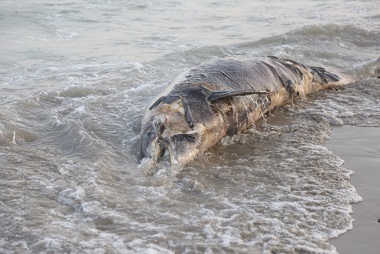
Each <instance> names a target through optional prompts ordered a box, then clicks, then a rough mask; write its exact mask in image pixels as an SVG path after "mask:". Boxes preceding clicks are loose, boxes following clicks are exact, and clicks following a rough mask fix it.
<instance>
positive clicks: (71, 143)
mask: <svg viewBox="0 0 380 254" xmlns="http://www.w3.org/2000/svg"><path fill="white" fill-rule="evenodd" d="M0 19H1V22H0V36H1V45H0V53H1V54H0V55H1V58H0V67H1V68H0V187H1V188H0V217H1V220H0V252H2V253H52V252H58V253H59V252H62V253H63V252H70V253H173V252H178V253H197V252H198V253H203V252H208V253H223V252H228V253H230V252H236V253H272V252H279V253H305V252H306V253H308V252H312V253H335V252H336V249H335V247H334V246H332V245H331V244H330V243H329V239H331V238H334V237H337V236H338V235H339V234H342V233H344V232H346V231H347V230H349V229H351V228H352V221H353V219H352V217H351V215H350V213H351V212H352V210H351V205H350V204H351V203H353V202H358V201H360V200H361V197H360V195H359V194H358V193H357V192H356V190H355V187H354V186H352V185H351V184H350V182H349V179H350V175H351V174H352V173H353V172H352V171H349V170H347V169H345V168H344V166H343V161H342V160H341V159H340V158H338V157H337V156H336V155H334V154H333V153H332V152H331V151H329V150H328V149H327V148H326V147H325V140H326V139H328V138H329V134H330V131H331V128H332V126H334V125H343V124H350V125H355V126H374V127H377V126H379V125H380V106H379V105H380V103H379V98H380V94H379V89H378V87H379V85H380V82H379V79H378V76H379V61H377V62H376V60H377V59H378V57H379V56H380V48H379V45H380V32H379V31H380V15H379V12H378V2H377V1H361V2H356V1H333V2H330V1H328V2H326V1H293V2H292V3H289V2H286V3H285V2H278V1H265V2H262V1H224V2H216V1H209V0H207V1H175V0H174V1H85V0H80V1H74V2H73V1H60V2H52V1H33V3H32V2H27V1H2V2H1V3H0ZM232 55H245V56H262V55H275V56H278V57H285V58H290V59H293V60H296V61H300V62H303V63H305V64H310V65H317V66H323V67H325V68H327V69H329V70H332V71H336V72H338V73H342V74H344V75H348V76H350V77H352V78H353V80H355V81H354V82H353V83H352V84H350V85H348V86H347V87H346V88H345V89H343V90H338V91H325V92H321V93H318V94H315V95H312V96H310V97H308V99H307V100H300V101H298V102H297V103H296V105H294V106H285V107H284V108H281V109H278V110H276V111H274V112H273V115H271V116H267V117H265V118H264V119H263V120H261V121H259V122H257V124H256V125H255V126H254V127H253V128H252V129H251V130H250V131H249V132H247V133H244V134H241V135H238V136H234V137H232V138H225V139H224V140H222V141H221V142H220V144H218V145H217V146H215V147H214V148H212V149H210V151H207V152H206V153H204V154H203V155H201V156H200V157H198V158H197V159H196V160H194V161H193V162H192V163H190V164H189V165H187V166H185V167H179V168H178V167H177V168H174V167H170V166H168V165H162V166H160V167H159V168H158V169H156V171H155V172H151V171H146V170H144V169H141V168H139V162H138V159H137V157H136V154H137V152H138V150H137V147H138V139H139V132H140V125H141V124H140V122H141V118H142V115H143V112H144V110H145V108H146V107H147V105H148V104H149V102H150V101H151V100H152V98H153V97H154V96H155V95H156V94H157V93H158V92H159V91H161V90H162V89H163V88H164V87H165V85H166V84H167V83H168V82H169V81H170V80H171V79H173V78H174V77H175V76H176V75H177V74H179V73H181V72H182V71H184V70H187V69H189V68H191V67H192V66H194V65H197V64H200V63H202V62H205V61H208V60H212V59H216V58H220V57H226V56H232Z"/></svg>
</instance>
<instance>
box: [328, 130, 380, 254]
mask: <svg viewBox="0 0 380 254" xmlns="http://www.w3.org/2000/svg"><path fill="white" fill-rule="evenodd" d="M379 141H380V128H374V127H373V128H372V127H353V126H343V127H337V128H334V129H333V132H332V134H331V139H330V140H329V141H328V142H327V143H326V145H327V148H329V149H330V150H331V151H332V152H333V153H334V154H336V155H338V156H339V157H340V158H341V159H343V160H344V161H345V164H344V167H345V168H347V169H350V170H353V171H354V172H355V174H354V175H352V176H351V180H350V182H351V183H352V185H354V186H355V188H356V190H357V192H358V193H359V195H360V196H361V197H362V198H363V201H362V202H360V203H357V204H353V205H352V207H353V214H352V216H353V218H354V219H355V222H354V225H353V229H352V230H350V231H348V232H347V233H345V234H343V235H340V236H339V237H338V238H336V239H333V240H332V241H331V243H332V244H333V245H334V246H335V247H336V249H337V251H338V252H339V253H342V254H350V253H352V254H354V253H355V254H356V253H366V254H372V253H373V254H375V253H379V250H380V239H379V236H380V223H379V222H378V220H379V219H380V198H379V194H380V192H379V182H380V142H379Z"/></svg>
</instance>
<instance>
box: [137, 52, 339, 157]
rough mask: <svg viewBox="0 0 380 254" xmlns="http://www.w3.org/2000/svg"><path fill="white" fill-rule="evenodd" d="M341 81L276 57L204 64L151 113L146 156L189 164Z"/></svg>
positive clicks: (145, 128)
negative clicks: (263, 119)
mask: <svg viewBox="0 0 380 254" xmlns="http://www.w3.org/2000/svg"><path fill="white" fill-rule="evenodd" d="M342 83H344V82H343V81H342V80H341V78H340V77H339V76H337V75H335V74H332V73H330V72H327V71H326V70H325V69H323V68H320V67H312V66H306V65H303V64H300V63H297V62H294V61H292V60H288V59H280V58H276V57H262V58H252V59H237V58H232V59H219V60H217V61H213V62H210V63H205V64H202V65H199V66H197V67H194V68H192V69H191V70H190V71H188V72H186V73H183V74H181V75H180V76H178V77H177V78H176V79H174V80H173V81H172V82H171V83H169V85H168V87H167V88H166V89H165V90H164V91H163V92H162V93H161V94H160V95H159V96H158V97H157V98H156V99H155V100H154V101H153V102H152V104H151V106H150V107H149V108H148V109H147V111H146V113H145V115H144V118H143V123H142V131H141V154H142V157H143V158H147V159H149V160H150V161H151V163H152V164H154V163H156V162H157V161H158V160H159V158H160V157H162V155H163V154H164V153H165V151H167V152H168V154H169V158H170V161H171V162H172V163H177V162H178V163H181V164H184V163H187V162H189V161H191V160H192V159H193V158H194V157H195V156H197V155H198V154H199V153H201V152H203V151H205V150H207V149H209V148H210V147H212V146H214V145H215V144H216V143H217V142H218V141H219V140H220V139H221V138H223V137H224V136H226V135H234V134H238V133H240V132H241V131H243V130H245V129H247V128H250V127H251V126H252V125H253V124H254V122H255V121H256V120H258V119H259V118H260V117H262V116H263V115H264V114H265V113H266V112H268V111H270V110H272V109H273V108H275V107H278V106H281V105H283V104H286V103H289V102H290V103H293V100H294V98H296V97H304V96H305V95H306V94H309V93H312V92H315V91H318V90H322V89H326V88H328V87H331V86H338V85H341V84H342Z"/></svg>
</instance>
